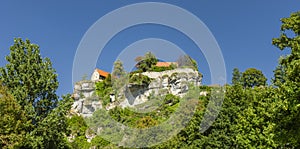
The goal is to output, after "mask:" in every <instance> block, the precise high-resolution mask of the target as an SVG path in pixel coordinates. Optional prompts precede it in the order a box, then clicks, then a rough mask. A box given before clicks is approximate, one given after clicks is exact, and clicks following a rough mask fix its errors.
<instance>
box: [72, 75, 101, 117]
mask: <svg viewBox="0 0 300 149" xmlns="http://www.w3.org/2000/svg"><path fill="white" fill-rule="evenodd" d="M73 97H74V100H75V101H74V103H73V105H72V108H71V109H72V110H73V111H74V112H76V113H78V114H81V115H82V116H83V117H88V116H91V115H92V114H93V113H94V112H95V111H96V110H97V109H101V108H102V103H101V101H100V100H99V98H98V97H97V96H96V95H95V82H93V81H87V80H85V81H80V82H77V83H76V84H75V86H74V93H73Z"/></svg>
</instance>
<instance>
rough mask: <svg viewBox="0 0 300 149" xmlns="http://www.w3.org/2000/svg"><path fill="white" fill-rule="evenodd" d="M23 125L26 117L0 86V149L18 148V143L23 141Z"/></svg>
mask: <svg viewBox="0 0 300 149" xmlns="http://www.w3.org/2000/svg"><path fill="white" fill-rule="evenodd" d="M0 84H1V83H0ZM25 123H26V117H25V113H24V111H22V110H21V106H20V105H19V104H18V102H17V100H16V99H14V97H13V96H12V95H10V94H9V93H8V91H7V89H6V88H5V87H3V86H2V85H0V148H17V147H20V143H21V142H23V141H24V140H25V133H26V132H25V131H24V129H25V128H26V127H25V126H26V125H25Z"/></svg>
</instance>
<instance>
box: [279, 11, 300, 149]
mask: <svg viewBox="0 0 300 149" xmlns="http://www.w3.org/2000/svg"><path fill="white" fill-rule="evenodd" d="M281 22H282V25H281V35H280V37H279V38H274V39H273V45H275V46H277V47H278V48H279V49H280V50H286V49H290V50H291V52H290V54H288V55H286V56H285V57H282V58H281V59H280V61H279V65H278V67H277V70H275V71H276V73H275V75H279V76H280V77H276V76H275V83H274V84H275V85H277V86H278V90H277V95H276V97H277V99H278V111H277V115H276V123H277V125H276V129H277V130H278V135H277V136H278V137H277V139H278V141H280V142H281V143H282V144H283V145H284V146H286V145H287V144H289V145H292V146H294V147H296V148H299V147H300V135H299V132H300V126H299V124H300V119H299V116H300V110H299V105H300V101H299V95H300V71H299V70H300V42H299V41H300V25H299V24H300V12H295V13H292V14H291V15H290V17H288V18H283V19H281ZM278 78H279V81H278ZM276 79H277V80H276ZM278 82H279V83H278Z"/></svg>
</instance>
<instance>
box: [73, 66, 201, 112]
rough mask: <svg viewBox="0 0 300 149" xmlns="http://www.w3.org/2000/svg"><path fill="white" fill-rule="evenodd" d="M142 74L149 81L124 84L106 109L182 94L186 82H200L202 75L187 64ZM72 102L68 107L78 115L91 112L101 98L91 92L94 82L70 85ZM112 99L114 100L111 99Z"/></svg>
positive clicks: (194, 83)
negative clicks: (184, 66)
mask: <svg viewBox="0 0 300 149" xmlns="http://www.w3.org/2000/svg"><path fill="white" fill-rule="evenodd" d="M142 75H144V76H147V77H149V78H151V82H150V83H149V84H127V85H125V86H124V87H123V88H122V89H121V90H120V91H118V92H119V94H118V95H116V98H117V101H116V102H113V103H110V104H109V105H108V106H107V107H105V108H106V109H107V110H109V109H111V108H113V107H115V106H121V107H132V106H135V105H139V104H142V103H144V102H146V101H147V100H149V99H150V98H152V97H156V98H157V97H158V98H159V97H162V96H164V95H166V94H173V95H176V96H180V97H181V96H183V95H184V94H185V93H186V92H187V91H188V89H189V85H195V86H200V85H201V81H202V75H201V74H200V73H199V72H198V71H195V70H193V69H190V68H177V69H174V70H168V71H163V72H144V73H142ZM73 96H74V99H75V102H74V104H73V106H72V111H74V112H75V113H79V114H81V115H82V116H84V117H86V116H91V115H92V113H93V112H94V111H95V110H97V109H100V108H102V102H101V99H99V98H98V97H97V96H96V95H95V83H94V82H92V81H81V82H78V83H76V85H75V87H74V94H73ZM112 101H114V100H112Z"/></svg>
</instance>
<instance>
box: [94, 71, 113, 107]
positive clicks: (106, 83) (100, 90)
mask: <svg viewBox="0 0 300 149" xmlns="http://www.w3.org/2000/svg"><path fill="white" fill-rule="evenodd" d="M95 85H96V94H97V95H98V96H99V97H100V99H101V100H102V104H103V105H104V106H106V105H107V104H108V103H109V102H110V97H109V95H110V94H112V93H113V88H112V80H111V75H108V77H107V78H105V79H104V80H103V81H99V82H96V83H95Z"/></svg>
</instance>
